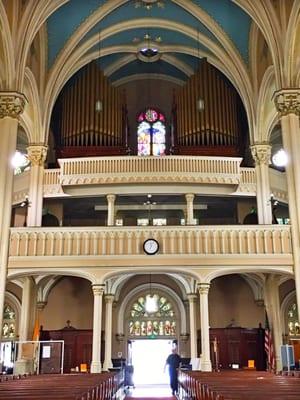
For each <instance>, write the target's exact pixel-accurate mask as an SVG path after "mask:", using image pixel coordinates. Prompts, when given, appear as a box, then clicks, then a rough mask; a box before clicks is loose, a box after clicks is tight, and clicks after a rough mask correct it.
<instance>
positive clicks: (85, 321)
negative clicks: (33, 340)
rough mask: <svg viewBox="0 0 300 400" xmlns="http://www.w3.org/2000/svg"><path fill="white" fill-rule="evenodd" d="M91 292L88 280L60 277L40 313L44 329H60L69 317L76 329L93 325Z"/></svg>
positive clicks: (88, 327) (89, 327)
mask: <svg viewBox="0 0 300 400" xmlns="http://www.w3.org/2000/svg"><path fill="white" fill-rule="evenodd" d="M93 303H94V299H93V293H92V289H91V284H90V282H89V281H87V280H85V279H81V278H76V277H64V278H62V279H61V280H60V281H59V282H58V283H57V284H56V285H55V286H54V288H53V289H52V290H51V292H50V294H49V297H48V303H47V305H46V307H45V308H44V310H43V312H42V315H41V325H43V328H44V330H52V329H62V328H63V327H65V326H66V325H67V324H66V321H67V320H68V319H69V320H70V321H71V325H72V326H74V328H77V329H92V327H93Z"/></svg>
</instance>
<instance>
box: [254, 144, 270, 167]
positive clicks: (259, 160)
mask: <svg viewBox="0 0 300 400" xmlns="http://www.w3.org/2000/svg"><path fill="white" fill-rule="evenodd" d="M250 149H251V154H252V157H253V159H254V161H255V164H256V165H269V164H270V160H271V150H272V146H271V145H270V144H269V143H268V142H262V143H254V144H253V145H251V146H250Z"/></svg>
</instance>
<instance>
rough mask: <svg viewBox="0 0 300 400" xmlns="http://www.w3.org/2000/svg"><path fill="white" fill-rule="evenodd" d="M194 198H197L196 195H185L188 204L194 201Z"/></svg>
mask: <svg viewBox="0 0 300 400" xmlns="http://www.w3.org/2000/svg"><path fill="white" fill-rule="evenodd" d="M194 198H195V195H194V193H186V195H185V199H186V201H188V202H192V201H193V200H194Z"/></svg>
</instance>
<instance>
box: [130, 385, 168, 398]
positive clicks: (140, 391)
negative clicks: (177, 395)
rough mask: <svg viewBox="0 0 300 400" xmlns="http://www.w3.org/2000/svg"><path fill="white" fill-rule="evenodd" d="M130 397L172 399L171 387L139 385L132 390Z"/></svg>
mask: <svg viewBox="0 0 300 400" xmlns="http://www.w3.org/2000/svg"><path fill="white" fill-rule="evenodd" d="M128 396H130V397H144V398H145V397H172V391H171V389H170V387H169V385H138V386H136V387H135V388H130V389H129V393H128Z"/></svg>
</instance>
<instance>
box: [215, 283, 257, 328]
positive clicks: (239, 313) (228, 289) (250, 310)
mask: <svg viewBox="0 0 300 400" xmlns="http://www.w3.org/2000/svg"><path fill="white" fill-rule="evenodd" d="M208 300H209V320H210V327H211V328H225V327H226V326H228V325H229V324H230V323H231V320H232V319H234V320H235V325H236V326H240V327H243V328H257V327H258V324H259V323H260V322H261V323H262V324H264V322H265V311H264V307H262V306H258V305H256V303H255V301H254V297H253V292H252V290H251V289H250V286H249V285H248V283H247V282H246V281H245V280H244V279H243V278H241V277H240V276H239V275H227V276H223V277H220V278H217V279H215V280H214V281H213V282H212V285H211V288H210V291H209V298H208Z"/></svg>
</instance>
